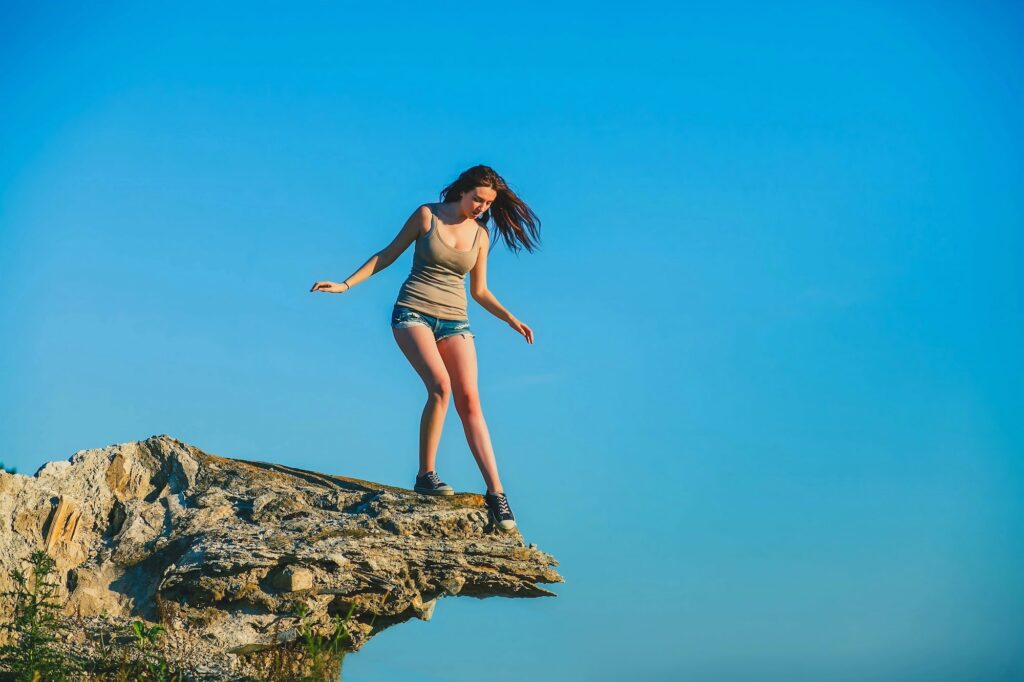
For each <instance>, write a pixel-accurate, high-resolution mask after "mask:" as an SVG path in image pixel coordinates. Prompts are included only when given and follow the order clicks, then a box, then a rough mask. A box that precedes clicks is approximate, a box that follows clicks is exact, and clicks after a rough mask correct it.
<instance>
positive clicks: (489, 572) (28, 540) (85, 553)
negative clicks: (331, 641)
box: [0, 435, 562, 678]
mask: <svg viewBox="0 0 1024 682" xmlns="http://www.w3.org/2000/svg"><path fill="white" fill-rule="evenodd" d="M0 514H2V518H5V519H8V522H7V523H6V524H5V526H4V528H3V531H0V591H6V590H11V589H13V582H12V581H11V579H10V571H11V569H12V568H15V567H21V568H24V561H25V560H26V558H27V557H28V556H29V555H30V554H31V552H32V551H33V550H35V549H38V548H43V549H45V550H46V551H47V552H48V553H49V554H50V555H51V556H53V557H54V558H55V559H56V562H57V578H58V580H59V581H60V583H61V585H62V588H61V589H62V590H63V595H62V596H63V597H64V601H65V603H66V613H67V614H68V615H73V614H79V615H80V616H82V617H84V618H93V617H96V616H99V615H100V614H102V613H105V614H107V615H109V616H110V617H111V618H113V619H114V621H115V622H116V621H117V620H118V619H121V620H124V621H127V620H145V621H147V622H149V623H162V624H163V625H164V626H165V627H166V628H167V630H168V634H169V635H171V636H176V637H179V638H186V639H188V640H189V645H190V646H189V647H188V648H189V650H190V651H191V652H192V653H191V654H190V655H193V656H195V655H201V656H202V657H203V659H204V661H206V663H207V665H208V668H209V671H210V677H211V678H215V677H216V676H215V675H214V672H217V671H219V672H223V673H225V674H226V673H227V672H228V671H231V672H233V673H235V674H240V673H242V672H245V670H246V665H247V664H246V663H245V661H246V660H254V657H253V656H251V654H253V653H254V652H259V651H261V650H267V649H269V648H272V647H275V646H277V645H279V644H281V643H282V642H286V641H289V640H293V639H295V638H296V636H297V632H298V631H297V622H296V618H295V615H294V606H295V604H296V602H297V601H301V602H303V603H305V604H306V605H307V607H308V608H309V609H310V615H309V616H308V617H307V618H312V621H313V622H314V623H318V624H321V625H324V626H326V625H327V624H328V623H329V621H330V618H331V617H332V616H333V615H334V614H340V615H342V616H344V615H346V614H347V613H348V611H349V607H350V606H351V605H353V604H355V605H356V611H355V613H356V616H355V620H354V621H352V622H351V624H350V627H349V630H350V632H351V634H352V648H353V649H358V648H359V647H360V646H362V645H363V644H364V643H365V642H366V641H367V640H368V639H369V638H370V637H372V636H373V635H375V634H376V633H378V632H380V631H381V630H382V629H383V628H386V627H388V626H391V625H394V624H397V623H402V622H404V621H406V620H409V619H410V618H420V619H424V620H427V619H429V618H430V616H431V614H432V612H433V609H434V605H435V604H436V603H437V600H438V599H439V598H441V597H444V596H451V595H463V596H473V597H490V596H504V597H539V596H547V595H552V594H553V593H552V592H550V591H549V590H547V589H545V588H544V587H541V584H543V583H556V582H562V578H561V576H560V575H559V574H558V573H557V572H556V571H555V570H554V569H553V568H552V567H553V566H555V565H557V562H556V561H555V560H554V559H553V558H552V557H551V556H550V555H548V554H545V553H544V552H542V551H540V550H538V549H537V548H536V547H535V546H534V545H529V546H527V545H526V544H525V543H524V542H523V538H522V536H521V535H520V534H519V532H517V531H514V532H511V533H502V532H501V531H500V530H499V529H496V528H494V527H493V526H492V524H491V523H490V522H489V520H488V517H487V514H486V510H485V508H484V506H483V499H482V497H481V496H480V495H476V494H458V495H455V496H450V497H430V496H425V495H419V494H417V493H414V492H413V491H411V490H407V489H404V488H397V487H391V486H386V485H381V484H378V483H372V482H369V481H362V480H357V479H353V478H346V477H343V476H336V475H331V474H325V473H320V472H316V471H306V470H302V469H295V468H291V467H287V466H283V465H280V464H272V463H267V462H258V461H246V460H239V459H229V458H226V457H219V456H216V455H213V454H208V453H205V452H203V451H201V450H199V449H198V448H196V447H193V446H191V445H188V444H186V443H183V442H181V441H179V440H177V439H175V438H172V437H170V436H166V435H160V436H153V437H151V438H148V439H147V440H144V441H139V442H130V443H122V444H118V445H111V446H109V447H105V448H99V449H95V450H82V451H79V452H77V453H75V454H74V455H73V456H72V457H71V458H70V459H69V460H66V461H57V462H50V463H48V464H46V465H44V466H43V467H41V468H40V469H39V471H38V472H37V473H36V475H35V476H33V477H29V476H21V475H17V474H9V473H6V472H2V471H0ZM10 608H11V604H9V603H0V611H2V613H3V615H4V616H5V617H6V615H7V614H8V613H9V612H10Z"/></svg>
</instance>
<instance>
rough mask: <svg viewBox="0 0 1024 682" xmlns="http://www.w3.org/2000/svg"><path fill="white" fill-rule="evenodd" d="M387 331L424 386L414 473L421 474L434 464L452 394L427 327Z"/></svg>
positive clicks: (419, 326)
mask: <svg viewBox="0 0 1024 682" xmlns="http://www.w3.org/2000/svg"><path fill="white" fill-rule="evenodd" d="M391 331H392V332H393V333H394V336H395V341H397V342H398V347H399V348H401V349H402V352H403V353H405V357H406V358H408V360H409V362H410V364H412V366H413V369H415V370H416V373H417V374H419V375H420V379H422V380H423V385H424V386H425V387H426V389H427V404H426V405H425V406H424V407H423V415H422V416H421V417H420V470H419V471H418V472H417V475H418V476H422V475H423V474H425V473H427V472H428V471H432V470H434V469H435V467H436V460H437V446H438V443H440V442H441V429H442V428H443V427H444V417H445V415H446V414H447V413H448V399H449V398H450V397H451V393H452V388H451V380H450V379H449V378H448V371H447V370H446V369H445V367H444V362H443V361H442V360H441V356H440V354H439V353H438V352H437V342H436V341H435V340H434V333H433V332H432V331H430V328H429V327H427V326H426V325H422V324H414V325H412V326H409V327H404V328H402V329H394V328H392V329H391Z"/></svg>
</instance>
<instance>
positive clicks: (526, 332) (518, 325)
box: [508, 317, 533, 343]
mask: <svg viewBox="0 0 1024 682" xmlns="http://www.w3.org/2000/svg"><path fill="white" fill-rule="evenodd" d="M508 324H509V326H510V327H512V328H513V329H515V330H516V331H517V332H519V333H520V334H522V335H523V336H524V337H526V343H533V330H532V329H530V328H529V327H527V326H526V325H525V324H523V323H522V322H520V321H519V320H517V319H516V318H514V317H513V318H512V319H511V320H509V321H508Z"/></svg>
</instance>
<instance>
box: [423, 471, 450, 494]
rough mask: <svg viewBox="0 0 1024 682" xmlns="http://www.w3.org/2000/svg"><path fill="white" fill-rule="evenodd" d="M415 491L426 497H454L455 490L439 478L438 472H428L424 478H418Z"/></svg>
mask: <svg viewBox="0 0 1024 682" xmlns="http://www.w3.org/2000/svg"><path fill="white" fill-rule="evenodd" d="M413 490H415V491H416V492H418V493H423V494H424V495H454V494H455V488H453V487H451V486H450V485H448V484H447V483H445V482H444V481H442V480H441V479H440V478H438V477H437V472H436V471H428V472H427V473H425V474H423V475H422V476H417V477H416V485H415V486H413Z"/></svg>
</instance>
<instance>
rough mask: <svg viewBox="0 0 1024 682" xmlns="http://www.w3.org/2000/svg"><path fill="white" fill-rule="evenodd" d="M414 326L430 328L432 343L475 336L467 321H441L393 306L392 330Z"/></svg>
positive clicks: (400, 306) (416, 311)
mask: <svg viewBox="0 0 1024 682" xmlns="http://www.w3.org/2000/svg"><path fill="white" fill-rule="evenodd" d="M414 324H422V325H426V326H427V327H430V330H431V331H432V332H434V341H440V340H441V339H447V338H448V337H449V336H457V335H459V334H462V335H463V336H465V337H466V338H470V339H471V338H473V337H474V336H476V334H474V333H473V332H472V331H471V330H470V329H469V320H467V319H462V320H442V319H440V318H437V317H434V316H433V315H427V314H426V313H421V312H420V311H418V310H413V309H412V308H407V307H406V306H404V305H397V304H396V305H395V307H394V308H393V309H392V310H391V328H392V329H404V328H406V327H411V326H412V325H414Z"/></svg>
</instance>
